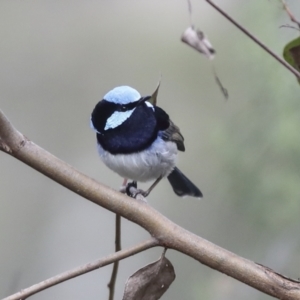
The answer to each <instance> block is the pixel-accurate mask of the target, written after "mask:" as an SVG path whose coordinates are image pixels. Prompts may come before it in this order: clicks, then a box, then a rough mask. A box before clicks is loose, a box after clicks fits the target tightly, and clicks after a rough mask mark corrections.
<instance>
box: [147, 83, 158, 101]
mask: <svg viewBox="0 0 300 300" xmlns="http://www.w3.org/2000/svg"><path fill="white" fill-rule="evenodd" d="M159 87H160V80H159V82H158V85H157V88H156V90H155V91H154V93H153V94H152V95H151V98H150V99H149V100H148V102H150V103H151V104H152V105H154V106H156V104H157V95H158V90H159Z"/></svg>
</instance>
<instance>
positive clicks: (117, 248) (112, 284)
mask: <svg viewBox="0 0 300 300" xmlns="http://www.w3.org/2000/svg"><path fill="white" fill-rule="evenodd" d="M115 234H116V238H115V252H118V251H120V250H121V216H120V215H118V214H116V233H115ZM118 268H119V261H118V260H116V261H115V262H114V266H113V270H112V273H111V278H110V281H109V283H108V285H107V286H108V288H109V297H108V299H109V300H113V299H114V295H115V285H116V279H117V274H118Z"/></svg>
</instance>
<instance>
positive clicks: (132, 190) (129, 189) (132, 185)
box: [126, 176, 162, 198]
mask: <svg viewBox="0 0 300 300" xmlns="http://www.w3.org/2000/svg"><path fill="white" fill-rule="evenodd" d="M161 179H162V176H159V177H158V178H157V179H156V180H155V181H154V183H153V184H152V185H151V186H150V187H149V189H148V190H147V191H144V190H141V189H138V188H137V182H136V181H132V182H129V183H128V184H127V186H126V194H127V195H128V196H129V197H132V198H136V197H137V195H142V196H143V197H144V198H146V197H147V196H148V195H149V194H150V192H151V191H152V190H153V189H154V188H155V187H156V185H157V184H158V183H159V182H160V181H161Z"/></svg>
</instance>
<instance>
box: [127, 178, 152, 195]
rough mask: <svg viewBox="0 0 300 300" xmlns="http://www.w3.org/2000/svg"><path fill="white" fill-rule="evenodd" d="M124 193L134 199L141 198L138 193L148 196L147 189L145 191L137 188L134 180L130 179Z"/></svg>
mask: <svg viewBox="0 0 300 300" xmlns="http://www.w3.org/2000/svg"><path fill="white" fill-rule="evenodd" d="M126 194H127V196H129V197H131V198H135V199H138V198H141V197H138V196H139V195H141V196H142V197H143V198H145V197H147V196H148V193H147V191H146V192H145V191H143V190H141V189H138V188H137V182H136V181H132V182H129V183H128V184H127V186H126Z"/></svg>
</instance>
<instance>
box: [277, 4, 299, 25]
mask: <svg viewBox="0 0 300 300" xmlns="http://www.w3.org/2000/svg"><path fill="white" fill-rule="evenodd" d="M281 2H282V5H283V8H284V9H285V11H286V13H287V14H288V15H289V17H290V19H291V21H292V22H294V23H296V24H297V25H298V27H299V28H300V22H299V21H298V20H297V19H296V18H295V16H294V15H293V14H292V12H291V10H290V9H289V7H288V5H287V4H286V2H285V0H281Z"/></svg>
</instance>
